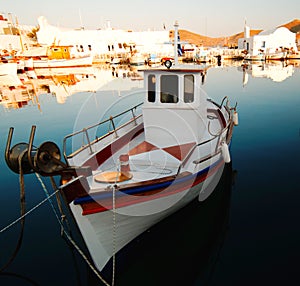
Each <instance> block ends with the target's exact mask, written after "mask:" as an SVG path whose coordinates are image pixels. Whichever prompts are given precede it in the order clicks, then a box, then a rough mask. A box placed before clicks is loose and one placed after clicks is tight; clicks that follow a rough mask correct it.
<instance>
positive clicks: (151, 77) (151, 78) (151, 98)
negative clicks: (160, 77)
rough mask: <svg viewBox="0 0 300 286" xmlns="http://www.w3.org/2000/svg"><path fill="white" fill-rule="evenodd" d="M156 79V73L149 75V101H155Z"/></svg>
mask: <svg viewBox="0 0 300 286" xmlns="http://www.w3.org/2000/svg"><path fill="white" fill-rule="evenodd" d="M155 86H156V79H155V75H154V74H149V76H148V101H149V102H155Z"/></svg>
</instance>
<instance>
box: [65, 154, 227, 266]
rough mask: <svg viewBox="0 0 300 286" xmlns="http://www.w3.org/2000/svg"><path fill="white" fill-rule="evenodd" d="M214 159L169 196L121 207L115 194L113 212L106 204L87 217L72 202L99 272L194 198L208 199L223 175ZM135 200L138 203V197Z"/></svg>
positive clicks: (220, 162)
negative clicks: (103, 208)
mask: <svg viewBox="0 0 300 286" xmlns="http://www.w3.org/2000/svg"><path fill="white" fill-rule="evenodd" d="M215 160H217V161H216V162H215V163H214V164H213V165H211V166H210V167H209V168H206V170H205V171H204V170H201V171H200V172H198V174H194V175H192V176H191V178H192V181H191V182H189V183H188V184H186V182H185V185H187V186H188V187H187V188H184V189H183V190H180V184H179V185H178V187H175V188H174V190H173V191H170V193H171V194H170V195H161V196H159V195H157V196H155V195H153V194H152V195H151V194H150V195H148V198H145V197H146V196H141V197H143V198H142V199H141V200H140V202H138V203H133V204H129V205H126V204H125V206H122V203H121V207H118V205H119V202H118V200H119V199H118V194H117V193H116V194H115V206H116V207H115V209H111V205H110V206H108V205H106V207H107V208H109V209H110V210H105V211H101V212H94V213H91V214H88V215H82V213H83V210H82V207H81V205H80V204H74V202H72V203H71V204H70V209H71V211H72V213H73V215H74V218H75V220H76V222H77V224H78V227H79V229H80V232H81V234H82V236H83V238H84V240H85V242H86V245H87V247H88V249H89V252H90V254H91V256H92V259H93V261H94V263H95V265H96V267H97V268H98V270H99V271H101V270H102V269H103V268H104V267H105V265H106V264H107V262H108V261H109V260H110V259H111V257H112V256H113V255H114V254H116V253H117V252H118V251H119V250H121V249H122V248H123V247H124V246H125V245H127V244H128V243H129V242H130V241H132V240H133V239H135V238H136V237H138V236H139V235H141V234H142V233H143V232H145V231H146V230H147V229H149V228H150V227H151V226H153V225H155V224H156V223H158V222H159V221H161V220H163V219H164V218H166V217H167V216H169V215H171V214H173V213H175V212H176V211H178V210H179V209H181V208H183V207H184V206H186V205H187V204H189V203H190V202H191V201H192V200H194V199H195V198H198V199H199V200H201V201H202V200H205V199H206V198H207V197H208V196H209V195H210V194H211V193H212V192H213V190H214V188H215V186H216V185H217V183H218V182H219V180H220V177H221V175H222V172H223V168H224V161H223V159H222V158H221V157H218V158H215ZM204 173H205V174H204ZM201 178H203V179H201ZM189 186H191V187H189ZM168 188H172V186H169V187H168ZM163 192H165V190H164V191H163ZM129 196H130V195H129ZM133 197H135V198H134V200H135V199H136V197H137V196H133ZM129 200H130V198H129ZM101 203H102V202H101ZM99 205H100V202H99ZM102 207H103V206H101V207H100V209H102Z"/></svg>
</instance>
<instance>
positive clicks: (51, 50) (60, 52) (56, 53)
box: [47, 46, 72, 60]
mask: <svg viewBox="0 0 300 286" xmlns="http://www.w3.org/2000/svg"><path fill="white" fill-rule="evenodd" d="M71 48H72V46H49V47H47V56H48V59H50V60H53V59H55V60H60V59H70V58H71Z"/></svg>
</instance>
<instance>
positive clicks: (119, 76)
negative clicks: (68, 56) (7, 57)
mask: <svg viewBox="0 0 300 286" xmlns="http://www.w3.org/2000/svg"><path fill="white" fill-rule="evenodd" d="M142 79H143V78H142V76H141V74H140V73H138V72H137V71H136V68H133V67H128V66H118V67H117V68H115V67H110V66H109V65H102V66H93V67H79V68H51V69H48V68H44V69H36V70H32V71H27V72H26V73H25V74H21V75H17V74H16V75H2V76H0V104H2V105H3V106H4V108H6V109H17V108H22V107H24V106H27V105H30V104H32V105H37V106H38V108H39V109H40V104H39V100H38V97H39V96H40V95H42V94H45V93H51V94H52V95H53V96H55V97H56V100H57V102H58V103H61V104H63V103H65V102H66V99H67V98H68V97H69V96H72V95H73V94H75V93H79V92H96V91H97V90H99V89H100V88H101V90H114V89H115V88H116V87H117V88H118V90H128V89H130V88H133V87H141V86H142V83H141V80H142ZM112 82H113V87H112V86H111V85H110V83H112ZM105 87H106V88H105Z"/></svg>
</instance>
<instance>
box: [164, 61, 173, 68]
mask: <svg viewBox="0 0 300 286" xmlns="http://www.w3.org/2000/svg"><path fill="white" fill-rule="evenodd" d="M164 64H165V67H166V68H168V69H169V68H170V67H171V66H172V62H171V61H170V60H166V61H165V63H164Z"/></svg>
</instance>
